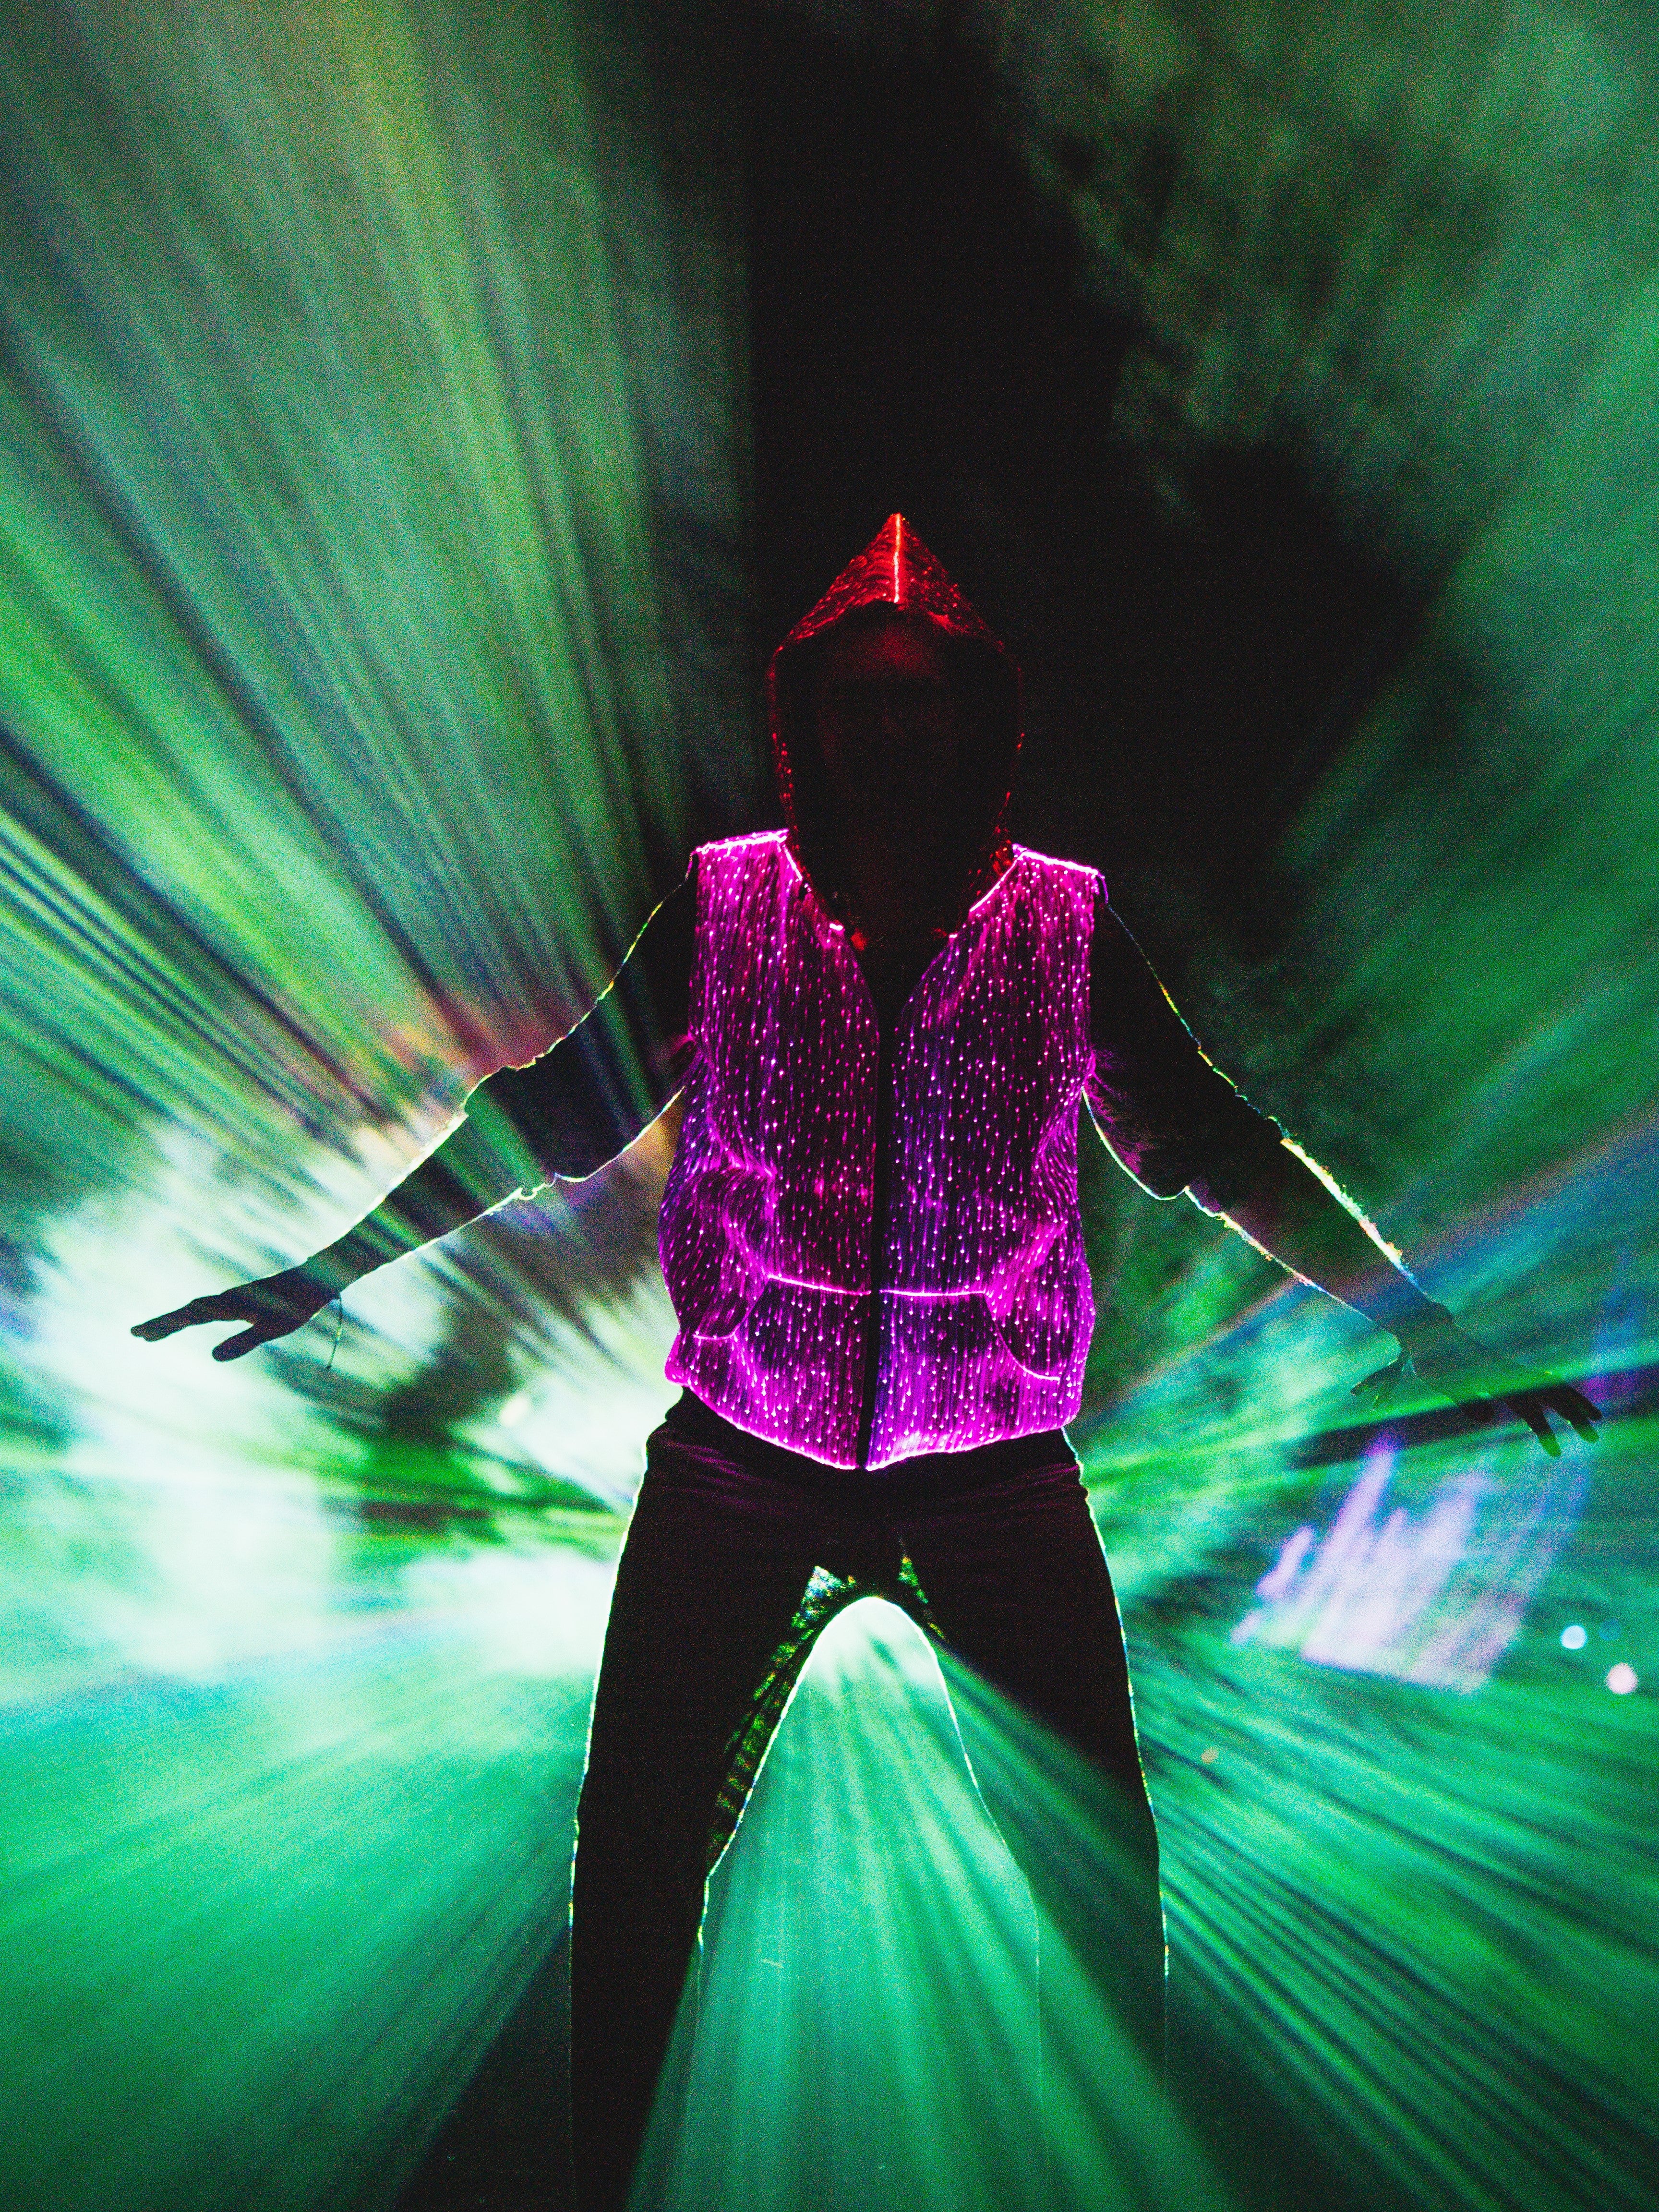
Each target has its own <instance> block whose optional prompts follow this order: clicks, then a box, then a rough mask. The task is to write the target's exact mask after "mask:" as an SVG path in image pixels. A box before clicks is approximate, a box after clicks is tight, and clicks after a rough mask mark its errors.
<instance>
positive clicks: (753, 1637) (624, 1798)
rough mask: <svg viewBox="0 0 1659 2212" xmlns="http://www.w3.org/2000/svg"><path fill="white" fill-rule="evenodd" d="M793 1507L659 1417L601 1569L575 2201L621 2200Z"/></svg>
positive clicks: (586, 1805) (580, 1935)
mask: <svg viewBox="0 0 1659 2212" xmlns="http://www.w3.org/2000/svg"><path fill="white" fill-rule="evenodd" d="M809 1518H810V1516H808V1515H807V1514H806V1513H805V1512H803V1511H802V1510H799V1508H798V1507H797V1508H796V1509H794V1510H791V1505H790V1502H789V1500H788V1499H787V1497H786V1496H784V1495H783V1494H781V1493H780V1492H778V1491H777V1490H776V1488H775V1486H769V1485H768V1486H757V1487H756V1490H755V1492H754V1494H753V1495H751V1496H748V1497H744V1496H741V1495H739V1494H738V1492H737V1490H736V1489H735V1488H734V1486H733V1484H732V1480H731V1479H730V1476H729V1474H725V1475H723V1474H722V1473H721V1471H720V1469H719V1468H717V1467H714V1466H712V1465H710V1464H709V1463H708V1462H707V1460H706V1458H705V1456H704V1455H699V1454H698V1453H696V1451H695V1450H688V1449H686V1448H685V1447H684V1445H683V1444H681V1443H678V1441H677V1440H676V1439H674V1438H673V1437H671V1436H670V1435H669V1434H668V1433H667V1432H666V1431H661V1430H659V1431H658V1432H657V1433H656V1435H655V1436H653V1438H652V1440H651V1446H650V1450H649V1454H648V1458H647V1474H646V1478H645V1482H644V1485H643V1486H642V1487H641V1492H640V1497H639V1502H638V1504H637V1505H636V1507H635V1513H634V1519H633V1522H632V1525H631V1526H630V1528H629V1533H628V1541H627V1543H626V1545H625V1547H624V1548H623V1556H622V1559H621V1562H620V1564H619V1565H618V1568H617V1586H616V1592H615V1595H614V1596H613V1598H612V1600H611V1619H610V1624H609V1626H608V1627H607V1629H606V1632H605V1656H604V1660H603V1662H602V1664H601V1667H600V1672H599V1687H598V1690H597V1692H596V1694H595V1699H594V1706H593V1723H592V1734H591V1736H590V1739H589V1745H588V1755H587V1771H586V1779H585V1780H584V1782H583V1784H582V1793H581V1800H580V1805H579V1807H578V1809H577V1846H576V1864H575V1875H574V1886H573V1892H572V1900H571V2104H572V2141H573V2148H574V2160H575V2169H576V2187H577V2203H578V2204H579V2205H580V2208H581V2212H615V2209H616V2208H619V2207H621V2206H622V2205H623V2204H624V2203H625V2202H626V2200H627V2195H628V2189H629V2180H630V2178H631V2175H632V2172H633V2169H634V2165H635V2160H636V2159H637V2157H638V2154H639V2149H640V2145H641V2139H642V2137H643V2135H644V2130H645V2126H646V2122H647V2118H649V2115H650V2111H651V2103H652V2098H653V2093H654V2092H655V2088H656V2083H657V2077H658V2074H659V2071H660V2069H661V2066H662V2062H663V2058H664V2056H665V2052H666V2051H667V2048H668V2043H669V2039H670V2037H671V2033H672V2030H673V2025H674V2019H675V2015H676V2013H677V2011H678V2006H679V2002H680V1997H681V1994H682V1992H683V1990H684V1984H685V1977H686V1970H687V1967H688V1966H689V1964H690V1960H691V1958H692V1954H693V1952H694V1950H695V1948H696V1937H697V1929H698V1925H699V1923H700V1921H701V1919H702V1910H703V1885H704V1875H705V1870H706V1866H707V1856H708V1839H709V1835H710V1832H711V1829H712V1828H713V1826H714V1815H715V1808H716V1802H717V1800H718V1798H719V1796H720V1785H721V1783H722V1781H723V1779H724V1778H725V1771H726V1754H727V1749H728V1746H729V1745H730V1743H731V1741H732V1735H733V1733H734V1731H735V1730H736V1729H738V1726H739V1725H740V1724H741V1723H743V1721H744V1718H745V1717H746V1716H747V1715H748V1713H749V1711H750V1707H751V1705H752V1702H753V1699H754V1696H755V1692H756V1690H757V1686H758V1684H759V1683H760V1681H761V1680H762V1678H763V1675H764V1674H765V1672H766V1668H767V1662H768V1661H769V1659H770V1658H771V1656H772V1655H773V1653H774V1652H775V1650H777V1649H778V1647H779V1646H780V1645H781V1644H782V1643H783V1642H784V1640H785V1638H786V1637H787V1634H788V1631H789V1626H790V1623H791V1621H792V1620H793V1616H794V1613H795V1609H796V1607H797V1605H798V1603H799V1600H800V1597H801V1594H802V1592H803V1590H804V1589H805V1584H806V1583H807V1581H808V1579H809V1578H810V1577H811V1571H812V1566H813V1564H814V1562H813V1559H812V1557H811V1554H812V1552H813V1550H814V1549H815V1545H814V1543H813V1541H812V1537H811V1534H810V1533H809V1530H808V1528H807V1525H806V1523H807V1522H808V1520H809Z"/></svg>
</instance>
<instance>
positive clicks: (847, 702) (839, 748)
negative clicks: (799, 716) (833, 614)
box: [814, 616, 963, 832]
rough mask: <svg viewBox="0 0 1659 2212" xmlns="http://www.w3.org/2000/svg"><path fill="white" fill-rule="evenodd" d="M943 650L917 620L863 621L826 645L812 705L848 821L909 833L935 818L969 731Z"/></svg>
mask: <svg viewBox="0 0 1659 2212" xmlns="http://www.w3.org/2000/svg"><path fill="white" fill-rule="evenodd" d="M946 653H947V648H946V647H945V646H944V645H943V644H942V643H941V641H940V640H939V634H938V632H937V631H936V630H935V629H934V628H933V624H932V623H929V622H927V621H926V620H925V619H923V618H921V617H916V616H896V617H892V618H891V619H890V620H886V621H882V622H877V623H860V624H858V625H855V626H854V627H851V628H848V629H845V630H843V631H842V633H841V635H838V636H835V637H833V638H832V639H831V640H830V641H829V645H828V647H827V648H826V650H825V652H824V655H823V661H822V663H821V664H820V666H819V670H818V678H817V691H816V695H815V702H814V703H815V713H816V720H817V735H818V744H819V747H820V749H821V750H822V752H823V765H824V769H825V771H826V774H827V775H828V778H829V787H830V790H831V792H832V793H833V794H834V797H835V800H836V806H837V809H838V811H840V812H841V814H842V818H843V820H844V821H851V822H854V823H859V822H862V823H866V824H872V825H873V823H876V822H879V823H882V824H883V825H884V826H885V827H887V828H888V829H892V830H899V829H903V830H905V831H907V832H908V831H911V830H913V829H914V830H918V831H925V830H927V829H931V827H932V826H933V824H935V823H937V822H938V820H939V815H940V812H941V811H942V809H943V807H944V805H945V801H946V799H947V796H948V793H949V791H950V788H951V779H952V776H953V774H954V771H955V769H956V768H957V762H958V760H959V758H960V756H961V751H962V744H963V726H962V715H961V708H960V706H959V703H958V701H957V696H956V693H955V691H954V690H953V689H952V686H951V679H950V671H949V667H948V665H947V659H946Z"/></svg>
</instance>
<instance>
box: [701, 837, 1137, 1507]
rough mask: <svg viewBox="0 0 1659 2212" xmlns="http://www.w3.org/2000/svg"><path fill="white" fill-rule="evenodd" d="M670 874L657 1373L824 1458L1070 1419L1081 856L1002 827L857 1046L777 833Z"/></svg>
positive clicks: (1075, 1342)
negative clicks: (674, 1119)
mask: <svg viewBox="0 0 1659 2212" xmlns="http://www.w3.org/2000/svg"><path fill="white" fill-rule="evenodd" d="M696 869H697V931H696V959H695V965H694V969H693V976H692V985H691V1018H690V1036H691V1038H692V1040H693V1041H694V1042H695V1044H696V1054H695V1057H694V1059H693V1060H692V1063H691V1066H690V1073H689V1075H688V1077H687V1080H686V1085H685V1096H684V1122H683V1125H682V1127H681V1131H680V1138H679V1145H678V1151H677V1152H676V1155H675V1159H674V1164H673V1168H672V1170H671V1173H670V1176H669V1179H668V1186H667V1189H666V1191H665V1194H664V1198H663V1202H662V1212H661V1226H660V1242H661V1252H662V1263H663V1273H664V1274H665V1278H666V1279H667V1283H668V1288H669V1291H670V1295H671V1297H672V1299H673V1303H674V1310H675V1313H676V1315H677V1316H678V1322H679V1334H678V1336H677V1338H676V1339H675V1342H674V1346H673V1349H672V1351H671V1354H670V1356H669V1361H668V1374H669V1377H670V1379H671V1380H672V1381H675V1382H678V1383H684V1385H686V1386H687V1387H688V1388H689V1389H691V1390H693V1391H694V1392H695V1393H696V1395H697V1396H698V1397H700V1398H702V1400H703V1401H705V1402H706V1403H707V1404H708V1405H710V1406H712V1407H714V1409H715V1410H716V1411H717V1412H718V1413H723V1414H724V1415H725V1416H726V1419H728V1420H731V1421H732V1422H734V1423H735V1424H736V1425H738V1427H739V1428H743V1429H746V1430H748V1431H750V1432H751V1433H752V1434H754V1435H756V1436H759V1437H767V1438H769V1439H770V1440H771V1441H772V1442H774V1443H780V1444H783V1445H786V1446H787V1447H788V1448H789V1449H792V1450H794V1451H799V1452H805V1453H807V1454H809V1455H811V1457H813V1458H815V1459H818V1460H823V1461H828V1462H830V1463H831V1464H833V1465H835V1466H838V1467H848V1468H851V1467H856V1466H859V1465H860V1464H862V1465H864V1466H866V1467H869V1468H880V1467H884V1466H887V1465H890V1463H891V1462H894V1461H896V1460H899V1459H902V1458H905V1457H907V1456H908V1455H911V1454H914V1453H917V1452H934V1451H953V1450H960V1449H966V1448H967V1447H969V1446H971V1445H975V1444H981V1443H987V1442H989V1441H991V1440H992V1439H994V1438H997V1437H1014V1436H1020V1435H1024V1434H1026V1433H1028V1432H1030V1431H1034V1430H1039V1429H1048V1428H1054V1427H1056V1426H1058V1425H1060V1423H1062V1422H1064V1421H1066V1420H1067V1419H1070V1418H1071V1416H1072V1415H1073V1414H1074V1413H1076V1412H1077V1410H1078V1406H1079V1401H1080V1399H1081V1395H1082V1383H1083V1366H1084V1360H1085V1356H1086V1354H1087V1352H1088V1348H1089V1338H1090V1334H1091V1329H1092V1327H1093V1320H1094V1304H1093V1299H1092V1296H1091V1288H1090V1281H1089V1271H1088V1266H1087V1262H1086V1261H1085V1256H1084V1249H1083V1232H1082V1224H1081V1220H1080V1218H1079V1208H1078V1192H1077V1130H1078V1112H1079V1103H1080V1101H1081V1097H1082V1093H1083V1084H1084V1079H1085V1075H1086V1074H1087V1073H1089V1070H1090V1067H1091V1048H1090V1042H1089V939H1090V933H1091V927H1092V925H1093V919H1094V914H1095V902H1096V898H1097V893H1098V891H1099V890H1100V878H1099V877H1098V875H1097V873H1096V872H1094V871H1093V870H1092V869H1089V868H1084V867H1079V866H1073V864H1071V863H1070V862H1067V861H1064V860H1052V859H1049V858H1048V857H1046V856H1045V855H1044V854H1040V853H1035V852H1032V851H1030V850H1028V849H1027V848H1024V847H1023V846H1014V847H1013V848H1012V860H1011V861H1010V864H1009V865H1008V866H1006V869H1005V870H1004V871H1003V872H1002V873H1001V874H1000V876H999V877H998V878H996V880H995V881H994V883H993V884H992V885H991V887H990V889H989V890H986V891H985V892H984V893H983V894H982V896H981V897H980V898H979V900H978V902H976V903H975V905H974V906H973V907H972V908H970V909H969V913H968V915H967V916H966V919H965V920H964V921H963V922H962V923H961V925H960V927H958V928H957V930H956V931H955V932H954V933H952V934H951V936H950V937H949V938H947V939H946V940H945V943H944V944H943V945H941V947H940V949H939V952H938V953H937V954H936V956H935V957H934V958H933V963H932V964H931V965H930V966H929V967H928V968H927V970H926V971H925V972H924V974H923V975H922V976H921V981H920V982H919V983H918V984H917V986H916V987H915V991H914V993H913V994H912V995H911V997H910V999H909V1000H908V1004H907V1005H906V1006H905V1007H904V1009H903V1012H902V1013H901V1015H900V1016H899V1017H898V1019H897V1022H896V1026H895V1028H894V1030H893V1031H892V1034H891V1036H890V1045H889V1049H888V1050H887V1051H886V1052H885V1053H884V1050H883V1046H882V1039H881V1036H880V1032H879V1029H878V1023H877V1019H876V1014H875V1008H874V1004H873V1001H872V998H871V995H870V991H869V987H868V985H867V984H866V981H865V978H864V975H863V972H862V970H861V969H860V966H859V963H858V961H857V959H856V958H855V957H854V952H853V950H852V947H851V946H850V945H849V944H848V940H847V936H846V932H845V930H844V928H843V927H842V925H841V924H840V923H838V922H836V921H835V920H833V919H832V918H831V916H830V915H829V913H828V912H827V910H826V908H825V907H824V906H823V903H822V902H821V901H820V899H819V897H818V896H817V893H816V892H815V890H813V888H812V885H811V883H810V882H809V881H808V879H807V878H806V876H805V873H804V872H803V871H802V868H801V866H800V865H799V862H798V860H796V857H795V855H794V853H793V850H792V848H791V843H790V840H789V837H788V836H787V833H785V832H783V831H777V832H770V833H767V834H763V835H762V836H752V837H738V838H733V839H731V840H729V841H726V842H721V843H719V844H713V845H706V846H704V847H703V848H702V850H701V851H700V852H699V853H698V854H697V862H696Z"/></svg>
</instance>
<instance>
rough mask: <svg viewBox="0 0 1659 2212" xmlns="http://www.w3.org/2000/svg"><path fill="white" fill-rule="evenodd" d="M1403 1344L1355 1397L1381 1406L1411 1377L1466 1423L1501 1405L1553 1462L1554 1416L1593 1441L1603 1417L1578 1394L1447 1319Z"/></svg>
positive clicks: (1556, 1448) (1491, 1415)
mask: <svg viewBox="0 0 1659 2212" xmlns="http://www.w3.org/2000/svg"><path fill="white" fill-rule="evenodd" d="M1402 1346H1403V1348H1402V1350H1401V1354H1400V1357H1399V1358H1397V1359H1395V1360H1393V1361H1391V1362H1390V1364H1389V1365H1388V1366H1387V1367H1379V1368H1378V1369H1377V1370H1376V1374H1374V1375H1368V1376H1366V1377H1365V1379H1364V1382H1363V1383H1355V1385H1354V1395H1355V1396H1356V1397H1357V1398H1358V1397H1364V1396H1365V1395H1367V1394H1369V1395H1370V1398H1371V1401H1372V1403H1373V1405H1376V1406H1381V1405H1382V1404H1383V1403H1384V1401H1386V1400H1387V1399H1388V1398H1389V1397H1390V1396H1391V1395H1392V1394H1393V1393H1394V1391H1395V1389H1397V1388H1398V1387H1399V1385H1400V1384H1401V1383H1402V1382H1404V1381H1405V1380H1406V1378H1407V1376H1409V1375H1411V1374H1413V1373H1415V1374H1416V1375H1417V1376H1418V1378H1419V1381H1421V1382H1424V1383H1427V1385H1428V1386H1429V1388H1430V1389H1431V1390H1433V1391H1435V1392H1437V1394H1438V1395H1440V1396H1441V1397H1443V1398H1444V1399H1446V1400H1447V1401H1449V1403H1450V1404H1452V1405H1454V1406H1455V1407H1457V1408H1458V1410H1459V1412H1460V1413H1463V1414H1464V1415H1466V1416H1467V1418H1468V1419H1469V1420H1471V1421H1474V1422H1477V1423H1479V1424H1480V1425H1485V1424H1486V1423H1487V1422H1489V1421H1491V1420H1493V1419H1496V1417H1497V1414H1498V1410H1499V1408H1500V1407H1508V1408H1509V1410H1510V1413H1514V1414H1515V1415H1516V1416H1517V1417H1518V1418H1519V1419H1521V1420H1523V1421H1524V1422H1525V1423H1526V1425H1527V1426H1528V1428H1529V1429H1530V1430H1531V1431H1532V1432H1533V1434H1534V1436H1535V1437H1537V1439H1538V1441H1539V1443H1541V1444H1542V1446H1543V1447H1544V1449H1545V1450H1546V1451H1547V1453H1548V1454H1549V1455H1550V1457H1551V1458H1552V1459H1559V1457H1560V1456H1561V1447H1560V1445H1559V1443H1557V1442H1556V1438H1555V1433H1554V1431H1553V1429H1552V1428H1551V1427H1550V1420H1549V1417H1550V1415H1551V1414H1552V1413H1553V1414H1554V1416H1555V1418H1556V1419H1557V1420H1558V1421H1564V1422H1566V1423H1567V1424H1568V1425H1570V1426H1571V1427H1572V1428H1573V1429H1574V1430H1575V1431H1577V1434H1578V1435H1579V1436H1581V1437H1583V1440H1584V1442H1585V1443H1587V1444H1593V1443H1595V1424H1596V1422H1597V1421H1599V1420H1600V1419H1601V1413H1600V1412H1599V1410H1598V1409H1597V1408H1596V1407H1595V1406H1593V1405H1592V1404H1591V1403H1590V1401H1589V1399H1588V1398H1587V1397H1586V1396H1585V1395H1584V1394H1583V1391H1582V1390H1577V1389H1574V1388H1573V1387H1572V1385H1571V1383H1554V1382H1552V1381H1551V1380H1550V1379H1549V1378H1548V1376H1542V1375H1534V1374H1530V1373H1528V1370H1526V1369H1525V1368H1522V1367H1517V1366H1516V1365H1515V1364H1513V1363H1512V1362H1511V1361H1510V1360H1507V1359H1505V1358H1502V1357H1501V1356H1500V1354H1498V1352H1492V1351H1489V1350H1488V1349H1487V1347H1486V1346H1485V1345H1484V1344H1478V1343H1477V1342H1476V1341H1475V1340H1474V1337H1472V1336H1466V1335H1465V1334H1464V1333H1463V1331H1462V1329H1461V1328H1458V1327H1457V1326H1456V1324H1455V1322H1452V1321H1451V1320H1449V1319H1447V1320H1444V1321H1442V1320H1440V1319H1438V1318H1437V1319H1436V1320H1435V1321H1434V1322H1431V1323H1430V1324H1428V1325H1427V1326H1425V1327H1424V1328H1419V1329H1415V1330H1413V1333H1412V1334H1411V1336H1410V1338H1409V1339H1408V1340H1406V1339H1402Z"/></svg>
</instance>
